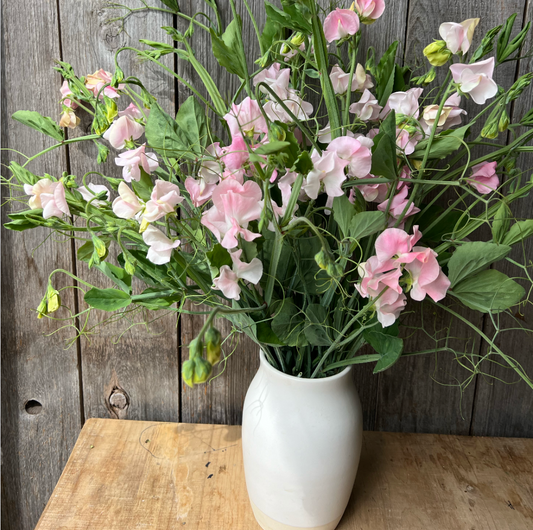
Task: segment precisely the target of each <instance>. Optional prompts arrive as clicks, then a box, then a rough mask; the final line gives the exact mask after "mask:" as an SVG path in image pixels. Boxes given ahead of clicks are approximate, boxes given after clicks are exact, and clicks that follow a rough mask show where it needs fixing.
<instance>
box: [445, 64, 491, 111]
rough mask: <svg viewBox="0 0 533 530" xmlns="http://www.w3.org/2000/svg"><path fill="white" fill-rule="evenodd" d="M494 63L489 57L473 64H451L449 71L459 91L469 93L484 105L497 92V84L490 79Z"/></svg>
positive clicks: (479, 103) (478, 102)
mask: <svg viewBox="0 0 533 530" xmlns="http://www.w3.org/2000/svg"><path fill="white" fill-rule="evenodd" d="M494 64H495V63H494V57H491V58H490V59H487V60H486V61H480V62H477V63H474V64H452V66H450V71H451V72H452V76H453V80H454V81H455V82H456V83H458V84H459V88H460V89H461V92H463V93H465V94H470V96H471V98H472V99H473V100H474V101H475V102H476V103H477V104H478V105H484V104H485V102H486V101H487V99H490V98H493V97H494V96H495V95H496V94H497V93H498V85H497V84H496V83H495V82H494V80H493V79H492V75H493V73H494Z"/></svg>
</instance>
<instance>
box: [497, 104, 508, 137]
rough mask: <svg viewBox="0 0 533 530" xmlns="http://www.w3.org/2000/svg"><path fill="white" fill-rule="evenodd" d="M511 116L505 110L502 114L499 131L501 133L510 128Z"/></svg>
mask: <svg viewBox="0 0 533 530" xmlns="http://www.w3.org/2000/svg"><path fill="white" fill-rule="evenodd" d="M509 123H510V120H509V115H508V114H507V111H506V110H505V109H504V110H503V112H502V115H501V116H500V121H499V122H498V130H499V131H500V132H504V131H506V130H507V129H508V128H509Z"/></svg>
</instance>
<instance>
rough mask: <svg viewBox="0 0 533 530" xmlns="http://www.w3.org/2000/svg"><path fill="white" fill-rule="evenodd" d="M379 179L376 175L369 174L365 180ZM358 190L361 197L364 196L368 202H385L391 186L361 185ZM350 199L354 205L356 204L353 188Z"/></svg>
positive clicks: (383, 184)
mask: <svg viewBox="0 0 533 530" xmlns="http://www.w3.org/2000/svg"><path fill="white" fill-rule="evenodd" d="M373 178H377V177H376V176H375V175H372V174H368V175H367V176H366V177H365V179H373ZM357 189H358V190H359V191H360V192H361V195H362V196H363V199H364V200H365V201H366V202H377V203H380V202H383V201H384V200H385V199H386V198H387V195H388V194H389V185H388V184H385V183H382V184H361V185H358V186H357ZM348 199H349V200H350V201H351V202H352V204H353V203H355V190H354V189H353V188H352V189H351V190H350V196H349V197H348Z"/></svg>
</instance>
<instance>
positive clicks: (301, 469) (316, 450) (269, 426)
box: [242, 352, 363, 530]
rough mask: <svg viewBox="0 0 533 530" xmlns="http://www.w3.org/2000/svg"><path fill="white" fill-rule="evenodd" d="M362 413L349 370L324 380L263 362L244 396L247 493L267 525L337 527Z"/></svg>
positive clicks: (278, 529)
mask: <svg viewBox="0 0 533 530" xmlns="http://www.w3.org/2000/svg"><path fill="white" fill-rule="evenodd" d="M362 434H363V418H362V411H361V402H360V401H359V396H358V394H357V390H356V389H355V385H354V383H353V379H352V374H351V367H349V368H346V369H345V370H344V371H343V372H341V373H339V374H337V375H334V376H331V377H327V378H323V379H303V378H298V377H293V376H290V375H287V374H284V373H282V372H280V371H278V370H276V369H275V368H274V367H273V366H271V365H270V364H269V363H268V361H267V360H266V357H265V355H264V354H263V353H262V352H261V364H260V367H259V370H258V372H257V374H256V376H255V377H254V379H253V381H252V384H251V385H250V388H249V389H248V392H247V394H246V399H245V401H244V413H243V421H242V447H243V456H244V472H245V475H246V486H247V488H248V495H249V497H250V502H251V504H252V508H253V511H254V515H255V518H256V519H257V522H258V523H259V524H260V526H261V527H262V528H263V529H264V530H291V529H295V530H296V529H300V528H302V529H303V528H305V529H314V530H333V529H334V528H335V527H336V526H337V525H338V524H339V521H340V519H341V517H342V514H343V513H344V510H345V509H346V505H347V504H348V500H349V498H350V494H351V492H352V488H353V484H354V481H355V475H356V473H357V467H358V465H359V456H360V453H361V444H362Z"/></svg>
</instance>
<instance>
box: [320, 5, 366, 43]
mask: <svg viewBox="0 0 533 530" xmlns="http://www.w3.org/2000/svg"><path fill="white" fill-rule="evenodd" d="M358 31H359V17H358V16H357V14H356V13H355V12H354V11H351V10H349V9H339V8H337V9H335V11H332V12H331V13H330V14H329V15H328V16H327V17H326V20H324V35H325V37H326V40H327V41H328V42H333V41H335V40H340V39H343V38H344V37H347V36H349V35H355V34H356V33H357V32H358Z"/></svg>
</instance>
